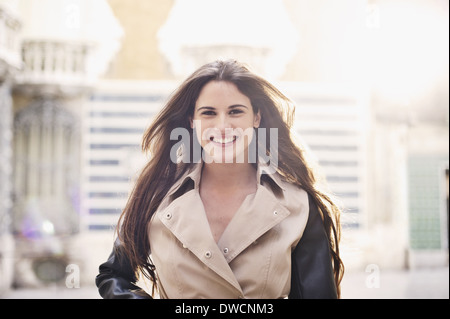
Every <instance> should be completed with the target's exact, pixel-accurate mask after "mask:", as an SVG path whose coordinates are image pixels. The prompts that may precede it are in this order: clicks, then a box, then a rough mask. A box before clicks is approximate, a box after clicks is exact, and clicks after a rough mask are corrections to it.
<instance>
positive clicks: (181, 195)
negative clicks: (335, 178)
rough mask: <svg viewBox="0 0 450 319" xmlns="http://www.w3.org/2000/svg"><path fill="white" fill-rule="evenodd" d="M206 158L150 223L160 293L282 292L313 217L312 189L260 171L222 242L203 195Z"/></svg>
mask: <svg viewBox="0 0 450 319" xmlns="http://www.w3.org/2000/svg"><path fill="white" fill-rule="evenodd" d="M201 168H202V164H197V165H195V166H194V169H193V170H192V171H191V172H188V173H186V174H185V176H183V177H182V178H180V179H179V181H178V182H177V183H176V184H175V185H173V187H172V188H171V190H170V191H169V192H168V194H167V196H166V198H165V199H164V200H163V202H162V203H161V205H160V207H159V209H158V210H157V211H156V212H155V214H154V215H153V217H152V220H151V222H150V224H149V227H150V229H149V241H150V247H151V250H152V253H151V258H152V260H153V263H154V265H155V266H156V272H157V278H158V281H159V282H158V285H159V293H160V296H161V298H175V299H178V298H185V299H191V298H220V299H225V298H285V297H287V296H288V295H289V292H290V283H291V253H292V251H293V249H294V248H295V247H296V245H297V243H298V242H299V240H300V238H301V237H302V234H303V231H304V229H305V227H306V223H307V220H308V212H309V206H308V196H307V193H306V192H305V191H304V190H302V189H300V188H298V187H297V186H294V185H291V184H289V183H287V182H285V181H283V180H282V178H281V176H280V175H278V174H265V172H264V167H263V166H261V165H260V166H259V168H258V171H257V180H258V186H257V191H256V193H255V194H252V195H249V196H248V197H247V198H246V199H245V200H244V202H243V203H242V205H241V207H240V208H239V209H238V211H237V212H236V214H235V215H234V217H233V219H232V220H231V222H230V224H229V225H228V227H227V228H226V229H225V231H224V233H223V235H222V237H221V238H220V240H219V242H218V243H216V242H215V240H214V238H213V236H212V234H211V230H210V227H209V223H208V220H207V217H206V214H205V210H204V207H203V203H202V201H201V198H200V194H199V182H200V177H201Z"/></svg>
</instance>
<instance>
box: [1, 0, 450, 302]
mask: <svg viewBox="0 0 450 319" xmlns="http://www.w3.org/2000/svg"><path fill="white" fill-rule="evenodd" d="M217 58H234V59H237V60H240V61H242V62H245V63H248V64H249V65H250V66H251V67H252V68H253V69H254V70H255V71H256V72H258V73H259V74H261V75H263V76H264V77H266V78H267V79H268V80H269V81H271V82H272V83H274V84H275V85H276V86H277V87H279V88H280V89H281V90H282V91H283V92H284V93H285V94H286V95H288V96H289V97H290V98H291V99H292V100H293V101H294V102H295V103H296V104H297V109H296V124H295V131H296V133H298V135H299V136H300V138H301V139H302V140H303V141H304V142H305V143H306V144H307V145H308V147H309V149H310V150H311V152H312V155H313V156H314V157H315V158H316V159H317V161H318V163H319V164H320V166H321V168H322V170H323V174H324V175H325V177H326V179H327V181H328V183H329V185H330V188H331V190H332V191H333V192H334V193H335V194H336V195H337V197H338V198H339V199H340V204H341V205H342V207H343V210H344V213H343V216H342V223H343V235H342V241H341V254H342V258H343V260H344V263H345V265H346V269H347V271H346V275H345V276H344V281H343V291H342V295H343V297H344V298H448V296H449V290H448V249H449V213H448V198H449V197H448V196H449V195H448V192H449V181H448V176H449V145H448V142H449V2H448V1H447V0H340V1H334V0H314V1H313V0H227V1H225V0H189V1H186V0H126V1H125V0H94V1H92V0H89V1H88V0H0V297H3V298H47V297H48V298H99V296H98V294H97V292H96V287H95V285H94V279H95V276H96V274H97V269H98V265H99V264H100V263H102V262H103V261H104V260H106V258H107V257H108V255H109V253H110V251H111V248H112V244H113V240H114V227H115V224H116V222H117V220H118V217H119V214H120V213H121V210H122V208H123V207H124V205H125V202H126V200H127V196H128V194H129V192H130V190H131V187H132V185H133V181H134V179H135V177H136V174H137V172H138V171H139V169H140V168H141V167H142V164H143V163H144V162H145V160H146V158H145V156H144V155H143V154H142V153H141V151H140V143H141V139H142V133H143V131H144V130H145V128H146V127H147V126H148V125H149V123H150V122H151V120H152V117H153V116H154V115H155V114H156V113H157V112H158V111H159V110H160V109H161V107H162V106H163V105H164V102H165V101H166V100H167V98H168V96H169V95H170V94H171V92H173V90H175V89H176V87H177V86H178V85H179V84H180V82H181V81H182V80H183V79H184V78H185V77H186V76H187V75H189V74H190V73H191V72H192V71H194V70H195V69H196V68H198V67H199V66H201V65H203V64H205V63H207V62H211V61H212V60H215V59H217Z"/></svg>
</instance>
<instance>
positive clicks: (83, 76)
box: [17, 41, 94, 87]
mask: <svg viewBox="0 0 450 319" xmlns="http://www.w3.org/2000/svg"><path fill="white" fill-rule="evenodd" d="M89 53H90V46H89V45H88V44H86V43H71V42H54V41H24V42H23V43H22V59H23V63H24V67H23V70H22V72H21V74H19V76H18V77H17V82H18V84H19V85H20V84H22V85H33V84H34V85H39V86H43V85H45V86H56V87H88V86H90V84H91V83H92V82H93V80H94V77H93V76H92V75H91V73H90V68H89Z"/></svg>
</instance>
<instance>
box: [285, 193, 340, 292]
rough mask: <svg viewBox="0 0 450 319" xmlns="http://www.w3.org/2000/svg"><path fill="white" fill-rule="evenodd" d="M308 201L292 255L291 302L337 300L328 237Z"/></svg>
mask: <svg viewBox="0 0 450 319" xmlns="http://www.w3.org/2000/svg"><path fill="white" fill-rule="evenodd" d="M308 199H309V217H308V222H307V224H306V228H305V231H304V232H303V236H302V238H301V239H300V242H299V243H298V244H297V247H296V248H295V249H294V251H293V252H292V272H291V292H290V294H289V298H291V299H336V298H337V290H336V284H335V281H334V275H333V267H332V263H331V255H330V247H329V243H328V238H327V235H326V233H325V229H324V227H323V222H322V218H321V217H320V214H319V211H318V209H317V206H316V205H315V203H314V202H313V201H312V198H311V196H308Z"/></svg>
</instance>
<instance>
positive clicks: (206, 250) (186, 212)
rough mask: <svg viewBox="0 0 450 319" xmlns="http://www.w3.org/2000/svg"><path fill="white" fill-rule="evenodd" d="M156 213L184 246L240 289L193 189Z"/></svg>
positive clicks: (240, 291)
mask: <svg viewBox="0 0 450 319" xmlns="http://www.w3.org/2000/svg"><path fill="white" fill-rule="evenodd" d="M157 215H158V218H159V219H160V220H161V222H162V223H163V224H164V225H165V226H166V227H167V228H168V229H169V230H170V231H171V232H172V234H173V235H174V236H175V237H176V238H177V239H178V240H179V241H180V242H181V243H182V244H183V246H184V247H185V248H186V249H189V250H190V251H191V252H192V253H193V254H194V255H195V256H196V257H197V258H198V259H199V260H200V261H201V262H202V263H204V264H205V265H206V266H208V268H210V269H211V270H213V271H214V272H216V273H217V274H218V275H220V276H221V277H222V278H224V279H225V280H226V281H227V282H229V283H230V284H231V285H232V286H233V287H235V288H236V289H237V290H238V291H239V293H242V289H241V287H240V285H239V283H238V281H237V279H236V277H235V276H234V274H233V272H232V270H231V268H230V267H229V265H228V262H227V261H226V259H225V257H224V256H223V254H222V252H221V251H220V249H219V247H218V245H217V244H216V242H215V241H214V238H213V236H212V234H211V230H210V226H209V223H208V219H207V217H206V214H205V210H204V207H203V203H202V201H201V198H200V195H199V193H198V191H196V190H195V189H193V190H191V191H189V192H187V193H185V194H184V195H182V196H181V197H179V198H177V199H176V200H174V201H173V202H172V203H171V204H170V205H169V206H168V207H167V208H166V209H163V210H161V211H160V212H158V213H157Z"/></svg>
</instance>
